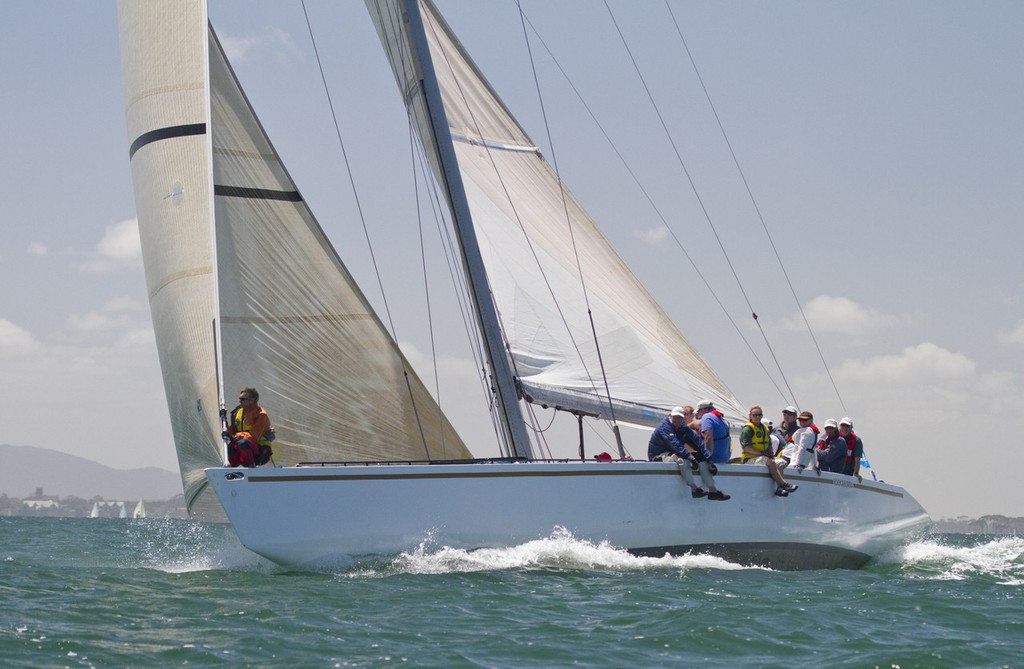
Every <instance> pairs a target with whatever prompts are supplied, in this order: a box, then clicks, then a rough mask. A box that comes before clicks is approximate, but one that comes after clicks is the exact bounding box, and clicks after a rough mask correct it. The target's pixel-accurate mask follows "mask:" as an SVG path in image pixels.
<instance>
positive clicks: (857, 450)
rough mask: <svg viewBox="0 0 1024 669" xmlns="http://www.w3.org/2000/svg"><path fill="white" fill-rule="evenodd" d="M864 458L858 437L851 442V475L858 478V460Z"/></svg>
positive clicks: (862, 446) (861, 442) (861, 444)
mask: <svg viewBox="0 0 1024 669" xmlns="http://www.w3.org/2000/svg"><path fill="white" fill-rule="evenodd" d="M862 457H864V442H863V441H862V440H861V438H860V437H857V441H855V442H853V475H854V476H856V477H857V478H860V459H861V458H862Z"/></svg>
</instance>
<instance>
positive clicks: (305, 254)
mask: <svg viewBox="0 0 1024 669" xmlns="http://www.w3.org/2000/svg"><path fill="white" fill-rule="evenodd" d="M367 6H368V8H369V12H370V16H371V17H372V19H373V23H374V25H375V27H376V29H377V32H378V35H379V37H380V40H381V42H382V44H383V45H384V51H385V53H386V55H387V57H388V59H389V61H390V64H391V67H392V70H393V73H394V76H395V79H396V82H397V83H398V87H399V90H400V91H401V94H402V99H403V100H404V102H405V105H406V108H407V113H408V115H409V119H410V125H411V126H412V127H414V128H415V131H416V135H417V137H418V139H419V141H420V143H421V146H422V150H423V154H424V156H425V157H426V163H427V164H429V166H430V169H431V170H432V172H433V175H434V178H435V180H436V183H437V184H440V188H439V190H440V192H441V193H442V197H443V198H444V200H445V203H446V204H447V211H448V215H449V218H450V224H451V227H452V231H453V232H454V234H455V236H456V238H457V240H458V248H459V253H460V254H461V265H462V269H463V275H464V277H465V281H466V286H467V288H466V292H467V294H468V296H469V297H468V300H467V301H468V303H469V304H471V305H472V309H473V318H472V321H473V322H474V323H475V325H476V327H477V328H478V332H479V342H480V350H481V351H484V352H485V355H484V356H482V357H484V358H486V359H487V368H488V373H487V377H486V378H487V382H488V384H489V386H488V389H489V392H490V397H491V398H492V400H493V414H494V416H495V417H496V423H497V425H499V429H498V430H497V432H498V435H497V439H498V441H499V442H500V443H499V451H500V452H501V453H503V454H504V457H500V458H494V459H476V458H474V457H473V455H472V453H471V452H470V451H469V449H468V448H467V447H466V446H465V443H464V442H463V439H462V438H461V437H460V436H459V435H458V434H457V433H456V432H455V430H454V429H453V428H452V426H451V423H450V422H449V420H448V418H447V417H446V416H445V414H444V413H443V411H442V409H441V407H440V406H439V405H438V403H437V402H436V401H435V399H434V398H433V397H432V396H431V394H430V392H429V391H428V390H427V388H426V386H425V385H424V384H423V382H422V381H421V380H420V378H419V377H418V376H417V375H416V373H415V372H414V371H413V370H412V367H411V365H410V364H409V362H408V360H407V359H406V358H405V356H404V355H403V354H402V352H401V350H400V349H399V347H398V345H397V343H396V342H395V341H394V339H393V338H392V337H391V335H390V334H389V332H388V330H387V328H386V327H384V325H383V324H382V321H381V319H380V318H379V317H378V316H377V314H376V313H375V312H374V310H373V309H372V307H371V306H370V304H369V302H368V301H367V300H366V298H365V297H364V295H363V293H362V292H361V290H360V289H359V287H358V286H357V285H356V283H355V281H354V279H353V277H352V275H351V274H350V273H349V272H348V270H347V269H346V267H345V265H344V264H343V263H342V260H341V258H340V257H339V256H338V254H337V253H336V252H335V250H334V248H333V247H332V245H331V243H330V242H329V241H328V239H327V236H326V235H325V233H324V231H323V230H322V229H321V227H320V225H319V224H318V223H317V221H316V219H315V218H314V217H313V214H312V212H311V211H310V209H309V207H308V206H307V203H306V201H305V200H304V199H303V197H302V194H301V193H300V191H299V189H298V187H297V186H296V184H295V183H294V182H293V181H292V179H291V176H290V175H289V173H288V171H287V170H286V169H285V167H284V164H283V162H282V160H281V157H280V156H279V155H278V153H277V152H276V151H275V149H274V147H273V145H272V144H271V142H270V139H269V138H268V136H267V134H266V133H265V132H264V129H263V127H262V125H261V123H260V122H259V120H258V119H257V117H256V114H255V111H254V110H253V108H252V106H251V105H250V103H249V100H248V99H247V98H246V96H245V94H244V92H243V91H242V88H241V84H240V83H239V81H238V79H237V78H236V76H235V74H234V72H233V70H232V68H231V65H230V64H229V62H228V60H227V56H226V55H225V52H224V49H223V48H222V46H221V44H220V42H219V40H218V38H217V35H216V33H215V31H214V29H213V26H212V25H210V24H209V22H208V20H207V17H206V15H205V3H202V2H198V1H195V2H180V1H178V0H152V1H150V2H145V3H139V2H121V3H120V20H119V22H120V36H121V50H122V63H123V79H124V87H125V99H126V119H127V125H128V135H129V142H130V149H129V157H130V161H131V169H132V178H133V182H134V187H135V197H136V208H137V213H138V221H139V229H140V235H141V240H142V246H143V258H144V263H145V270H146V279H147V284H148V287H149V293H150V304H151V311H152V315H153V323H154V329H155V332H156V338H157V347H158V351H159V354H160V362H161V368H162V370H163V376H164V387H165V390H166V393H167V400H168V406H169V410H170V414H171V422H172V427H173V430H174V438H175V443H176V446H177V449H178V460H179V464H180V467H181V473H182V481H183V484H184V489H185V497H186V503H187V506H188V509H189V512H190V514H192V515H193V517H197V518H203V519H216V518H219V517H222V514H223V513H226V514H227V518H228V519H229V520H230V522H231V524H232V526H233V527H234V530H235V532H236V533H237V535H238V537H239V539H240V540H241V541H242V543H243V544H244V545H245V546H246V547H248V548H249V549H251V550H253V551H255V552H256V553H259V554H261V555H263V556H265V557H267V558H269V559H271V560H273V561H275V562H279V563H282V564H289V565H317V564H322V563H325V562H327V563H329V562H332V561H334V560H337V559H339V558H343V557H345V556H353V555H364V554H388V553H395V552H398V551H403V550H409V549H413V548H415V547H416V546H417V545H419V544H420V543H422V542H423V541H424V540H426V539H427V538H432V540H433V541H434V542H436V543H438V544H440V545H448V546H452V547H459V548H468V549H473V548H480V547H496V546H509V545H516V544H519V543H523V542H527V541H531V540H534V539H537V538H539V537H543V536H548V535H550V534H551V533H552V532H554V531H556V530H557V529H558V528H564V529H566V530H568V531H569V532H570V533H572V534H573V535H574V536H575V537H577V538H579V539H583V540H591V541H608V542H609V543H611V544H612V545H615V546H619V547H622V548H625V549H628V550H630V551H631V552H633V553H636V554H642V555H663V554H664V553H666V552H669V553H685V552H690V551H694V552H697V551H707V552H710V553H714V554H718V555H723V556H726V557H729V558H731V559H736V560H740V561H746V562H753V563H758V564H766V565H770V566H772V567H775V568H823V567H857V566H860V565H863V564H864V563H865V562H866V561H867V560H869V559H870V558H871V557H872V556H874V555H877V554H879V553H880V552H881V551H883V550H885V549H887V548H889V547H891V546H894V545H896V544H899V543H901V542H903V541H905V540H906V539H907V538H908V537H909V536H911V535H912V534H913V533H915V532H918V531H920V530H921V529H922V528H924V527H927V525H928V524H929V522H930V520H929V518H928V514H927V513H926V512H925V511H924V509H923V508H922V507H921V505H920V504H919V503H918V502H917V500H915V499H914V498H913V496H912V495H910V493H908V492H907V491H906V490H904V489H903V488H900V487H899V486H895V485H891V484H888V483H883V482H876V481H868V480H866V479H864V480H860V479H858V478H854V477H848V476H844V475H841V474H832V473H820V474H817V473H814V472H808V473H803V474H796V475H792V476H790V477H789V478H790V480H791V481H792V482H795V483H799V485H800V492H799V493H798V494H796V495H792V496H790V497H788V498H786V499H785V500H783V501H781V502H780V500H779V498H776V497H773V495H772V491H773V490H774V486H773V485H771V483H770V480H768V479H767V476H766V474H765V473H764V472H763V471H761V470H760V468H754V467H750V466H744V465H721V466H720V467H719V473H718V475H717V479H718V481H720V484H721V487H722V488H723V489H725V490H727V491H728V492H729V493H731V494H732V499H731V500H730V501H728V502H725V503H709V502H708V501H707V500H700V499H692V498H691V494H690V490H689V488H687V487H686V485H684V484H683V482H682V480H681V477H680V476H679V471H678V469H677V466H676V465H675V464H674V463H662V462H643V461H633V460H632V459H629V458H627V457H625V456H626V453H625V452H624V450H623V449H622V446H621V441H617V443H618V444H620V445H619V458H618V459H617V460H615V461H613V462H594V461H585V460H584V459H583V458H582V457H581V458H580V460H579V461H575V460H543V459H540V458H538V457H537V454H536V452H535V448H534V445H533V443H532V441H531V437H530V434H529V433H528V431H527V429H526V426H525V425H526V424H525V421H524V418H523V415H522V412H523V407H524V406H527V405H531V408H532V409H536V408H538V407H543V408H545V409H548V408H557V409H560V410H563V411H569V412H571V413H573V415H575V416H576V417H577V418H578V419H579V421H581V425H582V421H583V420H585V419H586V420H598V421H605V422H607V423H608V424H609V425H611V426H612V430H613V432H615V433H616V434H617V430H618V425H619V423H625V424H633V425H640V426H648V427H650V426H653V425H655V424H657V422H658V421H659V420H660V419H661V418H663V417H664V416H665V415H666V414H667V413H668V411H669V410H670V408H671V407H672V406H674V405H676V404H680V403H682V402H683V401H687V400H692V401H696V400H697V399H710V400H712V401H713V402H714V405H715V407H717V408H718V409H720V410H721V411H722V412H723V413H724V414H725V418H726V420H727V421H729V422H730V423H731V424H733V425H734V426H739V425H742V424H743V423H744V422H745V421H746V418H745V414H746V412H745V411H744V410H743V408H742V405H741V404H740V402H739V401H738V400H737V399H736V398H735V396H734V395H733V393H732V392H731V391H730V390H729V389H728V388H727V387H726V386H725V384H724V383H723V382H722V381H721V379H719V378H718V376H717V375H716V374H715V372H714V371H712V369H711V368H710V367H709V366H708V364H707V363H706V362H705V361H704V360H703V358H702V357H701V356H700V354H699V353H698V352H697V351H696V350H695V349H694V347H693V346H692V345H691V344H690V342H689V341H688V340H687V339H686V338H685V337H684V336H683V334H682V333H681V332H680V331H679V329H678V328H677V327H676V325H675V324H673V322H672V320H671V318H669V316H668V315H667V314H666V312H665V311H664V310H663V309H662V308H661V306H660V305H659V304H658V303H657V302H656V301H655V299H654V298H653V296H652V295H651V294H650V292H648V290H647V289H646V288H645V287H644V286H643V284H642V283H641V282H640V280H639V279H638V278H637V277H636V276H635V275H634V274H633V272H632V271H631V270H630V269H629V268H628V267H627V265H626V263H625V262H624V261H623V260H622V259H621V258H620V257H619V255H618V254H617V253H616V252H615V250H614V249H613V248H612V246H611V244H610V243H609V241H608V240H607V239H606V238H605V236H604V235H603V234H602V233H601V231H600V230H599V229H598V227H597V226H596V225H595V224H594V222H593V221H591V219H590V218H589V216H588V215H587V213H586V212H585V211H584V209H583V207H582V206H581V205H580V204H579V202H577V201H576V199H575V198H574V197H573V196H572V195H571V194H570V193H569V192H568V191H567V190H566V189H565V186H564V184H563V183H562V182H561V180H560V179H559V178H558V176H557V174H556V173H555V172H554V170H553V169H552V168H551V166H550V165H549V163H548V162H547V161H546V160H545V158H544V157H543V156H542V155H541V153H540V151H539V150H538V148H537V146H536V145H535V144H534V142H532V141H531V140H530V138H529V136H528V135H527V134H526V133H525V131H524V130H523V129H522V128H521V127H520V125H519V123H518V122H517V121H516V120H515V119H514V118H513V117H512V115H511V113H510V112H509V110H508V109H507V108H506V107H505V105H504V104H503V103H502V102H501V100H500V99H499V98H498V97H497V95H496V94H495V92H494V91H493V89H492V88H491V86H490V84H489V83H488V82H487V81H486V80H485V79H484V77H483V75H482V74H481V72H480V71H479V69H478V68H477V66H476V65H475V64H474V63H473V61H472V60H471V59H470V57H469V55H468V53H467V52H466V50H465V49H464V48H463V47H462V45H461V44H460V43H459V41H458V39H457V38H456V37H455V35H454V34H453V33H452V31H451V29H450V27H449V26H448V24H447V23H446V22H445V21H444V19H443V18H442V17H441V16H440V14H439V13H438V11H437V9H436V8H435V7H434V5H433V3H432V2H430V0H367ZM569 230H571V231H572V234H571V235H570V234H569V232H568V231H569ZM401 269H402V268H399V270H401ZM584 278H585V279H586V280H584ZM211 323H212V324H214V326H213V330H214V331H215V332H216V333H217V334H218V335H219V336H218V337H217V338H216V340H217V342H218V345H217V346H214V345H211ZM221 369H223V375H219V374H218V370H221ZM221 380H223V385H224V386H226V387H228V388H242V387H246V386H249V385H258V386H259V387H260V391H261V395H262V398H263V400H264V402H265V403H266V404H267V405H268V406H269V407H271V413H272V416H273V419H274V425H275V428H276V432H277V440H276V442H275V453H276V455H275V460H276V461H277V463H278V465H283V466H278V467H264V468H255V469H239V468H231V467H225V466H223V463H224V460H225V457H224V453H223V444H222V442H221V437H220V433H221V427H220V423H219V417H218V405H219V403H220V400H219V398H220V397H222V396H223V395H222V389H221V387H220V382H221ZM581 429H582V428H581ZM474 441H479V439H476V440H474ZM780 503H781V504H785V510H784V512H785V514H786V517H787V522H786V523H775V522H765V521H764V519H765V517H766V514H768V517H775V516H776V514H778V513H782V510H781V507H775V506H770V505H775V504H780Z"/></svg>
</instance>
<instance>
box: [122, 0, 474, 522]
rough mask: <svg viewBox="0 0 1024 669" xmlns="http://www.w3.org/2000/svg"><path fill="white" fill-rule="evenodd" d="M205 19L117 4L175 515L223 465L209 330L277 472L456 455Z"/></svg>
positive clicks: (199, 504) (183, 10) (192, 9)
mask: <svg viewBox="0 0 1024 669" xmlns="http://www.w3.org/2000/svg"><path fill="white" fill-rule="evenodd" d="M204 9H205V5H204V3H180V2H176V1H174V0H164V1H160V2H157V1H154V2H145V3H136V2H122V3H121V4H120V8H119V12H120V20H119V23H120V32H121V45H122V47H121V48H122V63H123V79H124V87H125V100H126V116H127V124H128V135H129V141H130V142H132V149H131V165H132V178H133V182H134V186H135V198H136V210H137V213H138V220H139V231H140V237H141V239H142V249H143V262H144V265H145V271H146V280H147V286H148V290H149V295H150V305H151V309H152V314H153V325H154V330H155V333H156V340H157V349H158V352H159V355H160V363H161V369H162V371H163V377H164V388H165V391H166V394H167V402H168V409H169V411H170V415H171V425H172V429H173V432H174V441H175V445H176V448H177V452H178V462H179V466H180V468H181V475H182V482H183V485H184V489H185V496H186V502H187V504H188V506H189V510H190V513H192V514H193V515H194V516H201V517H214V516H216V512H217V511H219V504H217V502H216V498H215V497H214V496H213V495H212V493H209V492H208V490H207V489H206V485H207V484H206V479H205V476H204V474H203V468H205V467H215V466H220V465H222V464H223V461H224V455H223V443H222V440H221V438H220V431H221V427H220V419H219V416H218V408H219V407H218V388H217V372H216V363H215V350H214V341H213V323H214V322H215V321H216V322H217V323H218V324H219V326H220V342H221V346H220V348H221V351H222V356H223V369H224V377H223V381H224V386H225V388H226V389H227V391H226V392H228V393H235V392H237V390H238V389H240V388H243V387H247V386H255V387H257V388H258V389H259V391H260V403H261V404H262V405H263V406H265V407H266V408H267V410H268V412H269V413H270V415H271V419H272V421H273V423H274V426H275V428H276V432H277V440H276V441H275V443H274V450H275V461H276V462H277V463H278V464H294V463H297V462H300V461H309V460H333V461H340V460H355V461H382V460H438V459H442V460H449V459H465V458H470V457H472V455H471V454H470V453H469V451H468V450H467V449H466V447H465V445H464V444H463V442H462V440H461V439H460V438H459V437H458V435H457V434H456V433H455V431H454V429H453V428H452V427H451V425H450V423H449V421H448V420H447V418H446V417H445V416H444V415H443V414H442V412H441V410H440V408H439V407H438V405H437V403H436V402H435V401H434V400H433V398H432V397H431V395H430V393H429V392H428V391H427V389H426V387H425V386H424V385H423V383H422V382H421V381H420V380H419V379H418V377H417V376H416V375H415V374H414V373H413V372H412V370H411V368H410V366H409V365H408V362H407V361H406V360H405V358H404V356H403V355H402V354H401V352H400V350H399V349H398V346H397V344H395V342H394V341H393V340H392V339H391V337H390V335H388V333H387V331H386V330H385V328H384V327H383V325H382V324H381V322H380V320H379V319H378V317H377V316H376V315H375V313H374V312H373V309H372V308H371V307H370V305H369V303H368V302H367V300H366V299H365V297H364V296H363V295H362V293H361V292H360V291H359V289H358V288H357V287H356V285H355V283H354V281H353V280H352V277H351V276H350V275H349V273H348V271H347V270H346V269H345V267H344V266H343V264H342V263H341V261H340V260H339V258H338V256H337V254H336V253H335V252H334V250H333V249H332V247H331V245H330V243H329V242H328V241H327V239H326V237H325V236H324V234H323V231H322V230H321V228H320V226H319V225H318V224H317V222H316V221H315V220H314V218H313V216H312V215H311V213H310V212H309V210H308V208H307V206H306V203H305V202H304V201H303V200H302V198H301V195H300V194H299V192H298V189H297V188H296V187H295V184H294V183H293V182H292V180H291V179H290V177H289V176H288V174H287V172H286V170H285V168H284V166H283V165H282V164H281V161H280V159H279V157H278V155H277V153H276V152H275V151H274V149H273V147H272V146H271V144H270V141H269V140H268V139H267V137H266V135H265V133H264V132H263V129H262V127H261V126H260V124H259V121H258V120H257V119H256V116H255V115H254V113H253V111H252V109H251V107H250V106H249V103H248V101H247V100H246V98H245V96H244V94H243V93H242V90H241V88H240V86H239V84H238V82H237V79H236V78H235V76H234V74H233V72H232V71H231V68H230V66H229V65H228V62H227V59H226V57H225V56H224V53H223V51H222V50H221V48H220V45H219V43H218V41H217V39H216V36H215V34H214V32H213V28H212V26H211V27H208V23H207V19H206V14H205V11H204ZM169 27H173V29H169ZM233 398H234V395H233V394H232V395H229V397H228V399H233ZM229 408H230V407H229Z"/></svg>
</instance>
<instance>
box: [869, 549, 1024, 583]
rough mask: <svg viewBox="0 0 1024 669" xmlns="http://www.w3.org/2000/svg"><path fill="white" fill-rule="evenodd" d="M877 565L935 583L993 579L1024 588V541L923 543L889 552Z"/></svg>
mask: <svg viewBox="0 0 1024 669" xmlns="http://www.w3.org/2000/svg"><path fill="white" fill-rule="evenodd" d="M877 564H879V565H895V566H898V567H900V568H901V569H902V570H904V571H906V572H907V573H908V575H911V576H915V575H916V576H921V577H925V578H933V579H936V580H966V579H969V578H976V577H992V578H995V579H996V581H997V582H998V583H1000V584H1001V585H1024V538H1021V537H1000V538H998V539H989V538H988V537H976V538H975V537H966V538H964V539H962V540H960V541H957V540H956V539H954V538H944V539H936V538H930V539H924V540H921V541H917V542H914V543H910V544H907V545H905V546H901V547H899V548H897V549H895V550H892V551H889V552H888V553H886V554H885V555H883V556H881V557H880V558H879V559H878V561H877Z"/></svg>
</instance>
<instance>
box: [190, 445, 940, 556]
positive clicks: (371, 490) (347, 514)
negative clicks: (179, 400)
mask: <svg viewBox="0 0 1024 669" xmlns="http://www.w3.org/2000/svg"><path fill="white" fill-rule="evenodd" d="M206 475H207V478H208V480H209V482H210V484H211V486H212V487H213V489H214V491H215V492H216V494H217V496H218V498H219V499H220V502H221V504H222V506H223V507H224V510H225V511H226V513H227V515H228V518H229V519H230V521H231V524H232V526H233V527H234V529H235V532H236V533H237V534H238V537H239V539H240V540H241V542H242V544H243V545H245V546H246V547H247V548H249V549H250V550H252V551H254V552H256V553H258V554H260V555H262V556H264V557H266V558H268V559H270V560H272V561H274V562H277V563H280V564H284V565H291V566H309V567H317V566H323V565H329V564H333V563H338V562H339V561H343V560H347V559H351V558H352V557H353V556H360V555H379V554H395V553H398V552H402V551H408V550H413V549H415V548H416V547H418V546H420V545H423V544H424V543H428V544H430V545H437V546H450V547H453V548H463V549H475V548H485V547H503V546H514V545H518V544H522V543H525V542H528V541H532V540H535V539H540V538H543V537H548V536H551V534H552V533H553V532H556V531H558V530H559V528H564V529H565V530H567V531H568V532H570V533H571V534H572V536H573V537H575V538H576V539H579V540H586V541H592V542H608V543H609V544H611V545H613V546H616V547H619V548H624V549H626V550H628V551H630V552H632V553H634V554H637V555H651V556H661V555H664V554H666V553H669V554H684V553H687V552H694V553H697V552H701V553H711V554H715V555H720V556H723V557H725V558H728V559H730V560H735V561H738V562H741V563H743V564H757V565H764V566H768V567H772V568H775V569H821V568H837V567H847V568H856V567H860V566H863V565H864V564H865V563H866V562H867V561H868V560H869V559H871V558H872V557H874V556H877V555H879V554H880V553H882V552H884V551H885V550H887V549H890V548H892V547H895V546H897V545H899V544H901V543H904V542H905V541H907V540H908V539H909V538H911V537H912V536H914V535H915V534H918V533H920V532H923V531H924V530H925V529H927V527H928V526H929V525H930V522H931V521H930V519H929V517H928V514H927V513H926V512H925V511H924V509H923V508H922V507H921V505H920V504H919V503H918V502H917V501H916V500H915V499H914V498H913V497H912V496H911V495H910V494H909V493H907V492H906V491H905V490H903V489H902V488H899V487H897V486H892V485H888V484H885V483H876V482H868V481H863V482H858V481H857V480H856V479H853V478H851V477H847V476H842V475H836V474H827V473H825V474H820V475H819V474H815V473H813V472H811V473H809V474H808V473H805V474H802V475H790V476H788V479H789V480H790V481H791V482H793V483H796V484H798V485H799V486H800V489H799V490H798V491H797V492H795V493H793V494H791V495H790V496H789V497H785V498H780V497H776V496H775V495H774V494H773V493H774V490H775V486H774V484H773V483H772V481H771V479H770V478H769V477H768V476H767V474H766V473H765V471H764V469H763V468H760V467H752V466H746V465H724V466H721V467H720V468H719V474H718V476H717V477H716V482H717V484H718V485H719V486H720V488H721V489H722V490H724V491H725V492H727V493H729V494H730V495H732V499H731V500H728V501H724V502H718V501H711V500H708V499H693V498H692V497H691V495H690V489H689V488H688V487H687V486H686V485H684V483H683V481H682V479H681V477H680V476H679V474H678V470H677V469H676V466H675V465H674V464H669V463H648V462H621V463H590V462H586V463H582V462H558V463H551V462H501V463H496V462H488V463H472V464H423V465H420V464H398V465H394V464H391V465H379V464H371V465H347V466H345V465H341V466H339V465H325V466H300V467H287V468H262V469H248V470H247V469H231V468H211V469H207V470H206Z"/></svg>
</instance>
